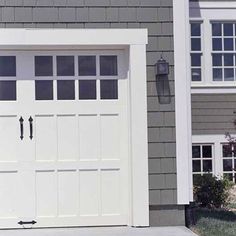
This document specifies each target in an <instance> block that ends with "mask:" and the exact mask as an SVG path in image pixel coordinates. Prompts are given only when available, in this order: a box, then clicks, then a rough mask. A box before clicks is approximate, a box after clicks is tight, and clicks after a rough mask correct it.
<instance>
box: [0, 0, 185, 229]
mask: <svg viewBox="0 0 236 236" xmlns="http://www.w3.org/2000/svg"><path fill="white" fill-rule="evenodd" d="M0 2H1V3H2V5H3V7H0V27H7V28H10V27H17V28H28V27H29V28H32V27H35V28H147V29H148V32H149V38H148V40H149V44H148V45H147V94H148V98H147V99H148V148H149V172H150V173H149V180H150V205H159V207H161V206H163V211H160V212H164V211H165V210H164V206H165V205H172V207H173V209H174V210H173V211H174V212H175V211H176V209H175V205H176V203H177V191H176V188H177V187H176V185H177V184H176V182H177V181H176V145H175V139H176V138H175V99H174V94H175V92H174V51H173V11H172V0H119V1H117V0H96V1H94V0H50V1H48V0H46V1H33V0H20V1H19V0H15V1H13V0H12V1H9V0H5V1H0ZM161 55H163V57H164V58H165V59H166V60H167V61H168V62H169V63H170V75H169V84H170V90H171V103H170V104H163V105H162V104H160V103H159V101H158V96H157V95H158V94H157V88H156V82H155V72H154V64H155V63H156V62H157V60H158V59H159V58H160V57H161ZM182 211H183V209H182V210H178V211H177V212H178V214H179V215H182ZM169 212H171V210H170V209H169ZM153 214H154V213H153ZM178 214H177V213H176V215H178ZM151 215H152V214H151ZM159 216H160V214H159V215H158V217H159ZM181 219H182V218H181ZM151 222H154V220H151ZM160 222H163V221H161V220H160ZM160 222H155V224H156V225H157V224H159V225H161V224H163V223H160ZM176 222H180V221H179V219H176ZM176 222H175V223H176ZM165 224H168V219H166V221H165ZM169 224H173V222H171V223H169ZM176 224H177V223H176ZM178 224H180V223H178ZM181 224H184V220H182V221H181Z"/></svg>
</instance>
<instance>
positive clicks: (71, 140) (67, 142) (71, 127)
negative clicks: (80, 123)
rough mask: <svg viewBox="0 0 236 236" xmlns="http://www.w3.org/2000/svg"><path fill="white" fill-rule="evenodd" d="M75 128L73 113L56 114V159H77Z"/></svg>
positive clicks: (75, 119)
mask: <svg viewBox="0 0 236 236" xmlns="http://www.w3.org/2000/svg"><path fill="white" fill-rule="evenodd" d="M77 130H78V127H77V117H76V116H75V115H64V116H61V115H59V116H57V132H58V133H57V147H58V160H60V161H75V160H76V159H77V154H78V151H77V150H78V144H77V139H78V138H77Z"/></svg>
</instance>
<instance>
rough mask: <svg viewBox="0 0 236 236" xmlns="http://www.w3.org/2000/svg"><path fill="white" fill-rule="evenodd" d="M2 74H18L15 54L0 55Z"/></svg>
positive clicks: (0, 71) (0, 70)
mask: <svg viewBox="0 0 236 236" xmlns="http://www.w3.org/2000/svg"><path fill="white" fill-rule="evenodd" d="M0 76H16V57H15V56H0Z"/></svg>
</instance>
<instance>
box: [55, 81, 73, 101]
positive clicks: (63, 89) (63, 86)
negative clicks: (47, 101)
mask: <svg viewBox="0 0 236 236" xmlns="http://www.w3.org/2000/svg"><path fill="white" fill-rule="evenodd" d="M57 99H58V100H74V99H75V81H74V80H58V81H57Z"/></svg>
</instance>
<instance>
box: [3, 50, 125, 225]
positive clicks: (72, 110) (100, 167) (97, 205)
mask: <svg viewBox="0 0 236 236" xmlns="http://www.w3.org/2000/svg"><path fill="white" fill-rule="evenodd" d="M124 61H125V60H124V55H123V53H122V51H90V52H87V51H78V52H75V51H73V52H72V51H71V52H70V51H67V52H61V51H60V52H50V51H45V52H36V51H34V52H33V51H31V52H30V51H27V52H23V51H22V52H17V53H16V52H1V55H0V228H19V227H28V226H30V227H31V226H32V225H33V227H57V226H96V225H127V221H128V219H127V218H128V136H129V135H128V134H129V132H128V122H127V120H128V119H127V114H128V112H127V107H128V99H127V98H128V88H127V86H128V81H127V70H126V69H125V66H124ZM32 223H33V224H32Z"/></svg>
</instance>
